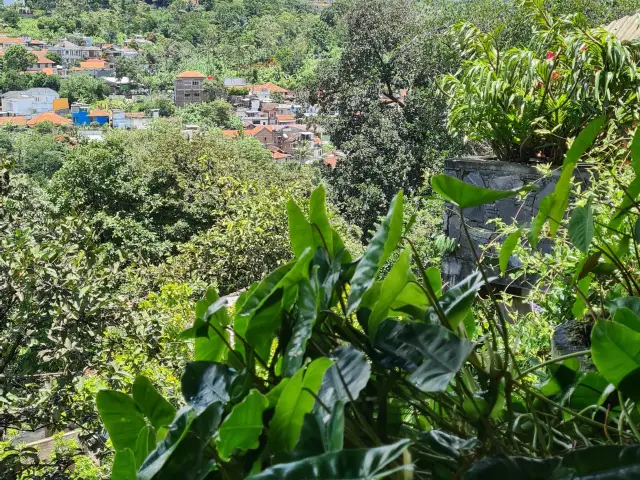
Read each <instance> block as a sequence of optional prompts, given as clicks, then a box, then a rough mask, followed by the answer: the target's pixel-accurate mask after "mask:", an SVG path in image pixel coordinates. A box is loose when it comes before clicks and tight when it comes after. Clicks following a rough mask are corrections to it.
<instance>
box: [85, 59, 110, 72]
mask: <svg viewBox="0 0 640 480" xmlns="http://www.w3.org/2000/svg"><path fill="white" fill-rule="evenodd" d="M104 63H105V62H104V60H100V59H98V58H92V59H90V60H87V61H86V62H80V67H81V68H83V69H85V70H90V69H92V70H101V69H103V68H104Z"/></svg>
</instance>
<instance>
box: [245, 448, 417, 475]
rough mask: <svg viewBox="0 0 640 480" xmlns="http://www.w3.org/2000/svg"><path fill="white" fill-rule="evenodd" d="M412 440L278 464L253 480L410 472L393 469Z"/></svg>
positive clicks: (398, 468)
mask: <svg viewBox="0 0 640 480" xmlns="http://www.w3.org/2000/svg"><path fill="white" fill-rule="evenodd" d="M409 443H410V442H409V440H400V441H399V442H396V443H394V444H392V445H386V446H383V447H376V448H363V449H357V450H341V451H339V452H329V453H325V454H323V455H319V456H317V457H309V458H305V459H304V460H299V461H297V462H292V463H283V464H280V465H275V466H273V467H271V468H268V469H266V470H265V471H264V472H262V473H259V474H258V475H255V476H253V477H250V478H251V480H300V479H302V478H304V479H307V480H311V479H318V480H321V479H322V480H339V479H340V480H344V479H349V480H376V479H382V478H389V476H390V475H391V474H392V473H393V472H398V471H400V470H411V469H412V465H404V466H402V467H397V466H393V467H392V466H390V464H391V463H392V462H393V461H394V460H395V459H397V458H398V457H399V456H400V455H402V452H404V451H405V449H406V448H407V447H408V446H409Z"/></svg>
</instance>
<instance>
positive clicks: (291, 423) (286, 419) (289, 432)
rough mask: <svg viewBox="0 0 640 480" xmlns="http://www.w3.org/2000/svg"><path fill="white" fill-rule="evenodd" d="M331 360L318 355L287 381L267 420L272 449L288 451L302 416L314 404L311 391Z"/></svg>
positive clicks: (320, 381) (294, 440)
mask: <svg viewBox="0 0 640 480" xmlns="http://www.w3.org/2000/svg"><path fill="white" fill-rule="evenodd" d="M332 363H333V362H332V361H331V360H329V359H328V358H326V357H320V358H317V359H316V360H314V361H313V362H311V363H310V364H309V367H307V369H306V371H305V370H299V371H298V372H297V373H296V374H295V375H294V376H293V377H291V378H290V379H289V382H287V384H286V386H285V387H284V390H282V393H281V394H280V398H279V399H278V403H277V404H276V409H275V412H274V415H273V418H272V419H271V423H270V424H269V444H270V445H271V448H272V449H273V450H274V451H282V452H290V451H292V450H293V448H294V447H295V445H296V442H297V441H298V437H299V436H300V430H301V429H302V422H303V421H304V416H305V415H306V414H307V413H309V412H310V411H311V409H312V408H313V405H314V403H315V397H314V395H316V394H317V393H318V390H319V389H320V385H321V384H322V377H323V376H324V374H325V372H326V371H327V369H328V368H329V367H330V366H331V364H332ZM309 392H312V393H313V395H312V394H311V393H309Z"/></svg>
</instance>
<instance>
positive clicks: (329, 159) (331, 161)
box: [324, 155, 338, 168]
mask: <svg viewBox="0 0 640 480" xmlns="http://www.w3.org/2000/svg"><path fill="white" fill-rule="evenodd" d="M324 163H326V164H327V165H329V166H330V167H331V168H333V167H335V166H336V163H338V157H336V156H335V155H328V156H326V157H325V158H324Z"/></svg>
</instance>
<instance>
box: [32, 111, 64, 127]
mask: <svg viewBox="0 0 640 480" xmlns="http://www.w3.org/2000/svg"><path fill="white" fill-rule="evenodd" d="M44 122H51V123H53V124H54V125H71V123H72V122H71V120H69V119H68V118H64V117H61V116H60V115H57V114H55V113H53V112H45V113H41V114H40V115H36V116H35V117H33V118H32V119H31V120H29V121H28V122H27V125H28V126H30V127H33V126H34V125H38V124H40V123H44Z"/></svg>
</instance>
